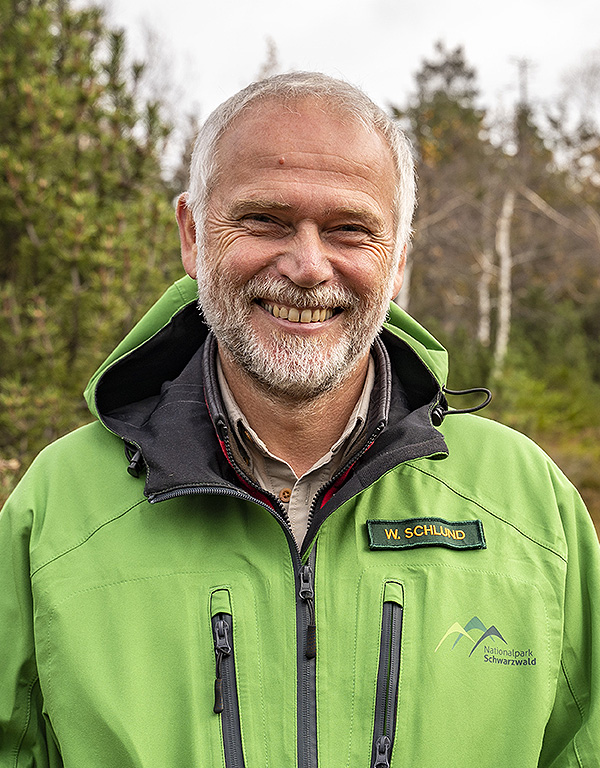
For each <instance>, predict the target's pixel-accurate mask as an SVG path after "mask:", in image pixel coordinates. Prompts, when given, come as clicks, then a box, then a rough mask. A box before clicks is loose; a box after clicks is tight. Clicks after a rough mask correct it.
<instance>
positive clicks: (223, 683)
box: [211, 589, 244, 768]
mask: <svg viewBox="0 0 600 768" xmlns="http://www.w3.org/2000/svg"><path fill="white" fill-rule="evenodd" d="M223 609H225V610H226V611H227V612H225V611H224V610H223ZM215 610H218V612H217V613H215V612H214V611H215ZM211 614H212V616H211V623H212V632H213V640H214V648H215V700H214V705H213V711H214V712H215V714H218V715H220V717H221V731H222V733H223V750H224V753H225V768H244V754H243V751H242V730H241V724H240V710H239V702H238V695H237V685H236V674H235V659H234V655H233V617H232V612H231V601H230V598H229V592H228V591H227V590H224V589H220V590H217V591H216V592H213V594H212V595H211Z"/></svg>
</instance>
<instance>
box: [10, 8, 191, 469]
mask: <svg viewBox="0 0 600 768" xmlns="http://www.w3.org/2000/svg"><path fill="white" fill-rule="evenodd" d="M141 72H142V67H141V66H140V65H139V64H136V65H134V67H132V68H129V67H128V66H127V65H126V63H125V38H124V35H123V33H122V32H121V31H115V30H110V29H107V28H106V25H105V23H104V20H103V16H102V12H101V10H100V9H98V8H87V9H85V10H80V11H76V10H73V9H71V8H70V7H69V5H68V3H67V2H64V0H63V2H59V1H58V0H57V1H55V2H52V1H50V0H37V1H36V2H34V1H33V0H30V2H16V3H11V4H8V5H7V3H6V2H5V3H4V4H3V5H2V6H1V10H0V91H1V92H2V94H3V108H2V110H1V111H0V346H1V349H2V353H1V357H0V460H2V461H3V462H4V465H6V462H10V465H11V466H12V467H14V466H15V462H18V464H19V466H21V467H24V466H25V465H27V464H28V463H29V461H30V460H31V458H32V457H33V455H34V454H35V453H37V451H39V450H40V448H41V447H42V446H43V445H44V444H45V443H47V442H48V441H49V440H51V439H54V438H56V437H57V436H58V435H60V434H62V433H64V432H66V431H68V430H69V429H71V428H73V427H74V426H76V425H78V424H80V423H82V421H84V420H85V419H86V414H85V411H84V410H83V406H82V405H81V402H82V401H81V392H82V389H83V387H84V385H85V382H86V380H87V378H88V376H89V375H90V373H91V372H92V371H93V370H94V368H95V367H96V366H97V365H98V364H99V362H100V361H101V360H102V359H103V357H104V356H105V354H106V353H107V352H108V351H109V350H110V349H111V347H112V346H113V345H114V344H115V342H116V341H117V340H118V339H120V338H121V337H122V335H123V334H124V333H125V332H126V331H127V330H128V328H129V327H130V326H131V325H132V324H133V322H134V321H135V320H136V319H137V318H138V317H139V315H140V313H141V312H142V310H143V309H145V308H146V307H147V306H148V305H149V304H150V303H151V302H152V300H154V299H155V298H156V295H157V294H158V293H160V291H161V290H162V288H163V287H164V286H165V285H166V284H167V283H168V282H170V280H171V279H172V278H173V277H174V276H176V275H178V274H179V273H180V267H179V262H178V248H177V235H176V227H175V222H174V217H173V209H172V204H171V200H170V199H169V193H168V189H167V186H166V184H165V182H164V181H163V179H162V175H161V165H160V158H161V155H162V152H163V150H164V146H165V142H166V141H167V139H168V136H169V133H170V128H169V126H168V125H166V124H165V123H164V122H163V120H162V118H161V114H160V106H159V105H158V104H143V103H138V100H137V98H136V86H137V83H138V81H139V78H140V76H141ZM1 471H2V468H1V467H0V472H1Z"/></svg>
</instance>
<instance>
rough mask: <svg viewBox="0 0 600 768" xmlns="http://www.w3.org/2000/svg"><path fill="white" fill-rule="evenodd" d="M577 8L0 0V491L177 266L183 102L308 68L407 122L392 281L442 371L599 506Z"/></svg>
mask: <svg viewBox="0 0 600 768" xmlns="http://www.w3.org/2000/svg"><path fill="white" fill-rule="evenodd" d="M599 30H600V5H599V4H591V3H589V2H588V0H571V2H569V3H566V2H556V0H545V1H543V0H530V2H526V1H523V0H522V1H521V2H514V1H513V0H507V1H506V2H504V3H503V4H502V5H501V6H495V5H489V4H487V5H485V6H484V5H483V4H481V3H480V2H479V3H475V2H471V0H462V1H461V0H459V1H458V2H456V3H454V4H448V3H442V2H441V0H433V1H432V2H429V3H426V4H424V3H417V2H400V1H399V0H398V1H396V2H393V0H370V2H367V0H345V1H344V2H341V1H340V2H338V0H330V1H329V2H328V1H327V0H321V1H320V2H316V1H315V0H306V2H304V3H303V5H302V7H299V6H297V5H289V6H287V5H283V4H282V3H281V2H279V3H276V2H272V1H271V0H255V1H254V2H252V3H247V2H229V3H227V2H222V3H219V4H217V3H211V4H209V3H206V2H200V3H194V4H192V3H178V2H171V3H164V2H163V3H159V2H158V1H157V0H145V1H144V2H142V0H112V2H111V3H107V4H105V5H97V4H94V5H92V4H91V3H88V2H84V1H83V0H76V1H75V0H54V1H53V2H50V1H49V0H0V80H1V91H0V92H1V94H2V97H1V99H2V100H1V102H0V105H1V106H0V504H1V503H2V501H3V500H4V499H5V498H6V496H7V495H8V493H9V492H10V490H11V489H12V487H14V484H15V483H16V481H17V480H18V478H19V477H20V476H21V475H22V473H23V472H24V471H25V470H26V468H27V466H28V465H29V463H30V462H31V460H32V458H33V457H34V456H35V454H36V453H37V452H38V451H39V450H40V449H41V448H42V447H43V446H44V445H46V444H47V443H48V442H50V441H52V440H54V439H56V438H57V437H59V436H60V435H62V434H64V433H65V432H67V431H69V430H71V429H73V428H74V427H76V426H78V425H80V424H83V423H85V422H86V421H89V419H90V415H89V413H88V412H87V410H86V407H85V404H84V402H83V400H82V397H81V393H82V391H83V388H84V386H85V384H86V382H87V380H88V378H89V377H90V375H91V374H92V373H93V371H94V370H95V368H96V367H97V366H98V365H99V364H100V362H101V361H102V360H103V359H104V357H105V356H106V355H107V354H108V353H109V352H110V351H111V349H112V348H113V347H114V345H115V344H116V343H117V342H118V341H119V340H120V339H121V338H122V336H123V335H124V334H125V333H126V332H127V331H128V330H129V329H130V328H131V326H132V325H133V324H134V323H135V321H136V320H137V319H139V317H140V316H141V315H142V313H143V312H144V311H145V310H146V309H147V308H148V307H149V306H150V305H151V304H152V303H153V302H154V301H155V300H156V298H157V297H158V296H159V295H160V293H161V292H162V291H163V290H164V288H165V287H166V286H167V285H168V284H169V283H170V282H171V281H172V280H174V279H176V278H178V277H179V276H181V275H182V268H181V266H180V262H179V248H178V238H177V228H176V224H175V219H174V212H173V201H174V199H175V197H176V195H177V194H178V193H179V192H181V191H182V190H184V189H185V188H186V186H187V163H188V160H189V152H190V148H191V144H192V141H193V137H194V134H195V132H196V130H197V128H198V126H199V125H200V123H201V122H202V120H203V119H204V118H205V117H206V116H207V115H208V114H209V112H210V111H211V110H212V109H213V108H214V107H215V106H216V105H217V104H218V103H220V102H221V101H222V100H223V99H225V98H227V97H228V96H230V95H232V94H233V93H234V92H235V91H237V90H239V89H240V88H242V87H243V86H244V85H246V84H247V83H249V82H250V81H251V80H254V79H257V78H260V77H264V76H267V75H270V74H276V73H279V72H284V71H288V70H290V69H316V70H320V71H324V72H327V73H328V74H331V75H334V76H337V77H341V78H344V79H347V80H350V81H351V82H354V83H355V84H357V85H359V86H361V87H363V88H364V89H365V90H366V91H367V92H368V93H369V95H371V97H372V98H373V99H374V100H375V101H376V102H377V103H379V104H380V105H381V106H382V107H383V108H384V109H386V110H387V111H388V112H389V113H390V114H391V115H393V116H394V117H395V118H396V119H397V120H399V121H400V123H401V125H402V126H403V127H404V129H405V130H406V131H407V133H408V134H409V136H410V137H411V140H412V142H413V145H414V149H415V155H416V158H417V164H418V173H419V209H418V212H417V217H416V220H415V225H414V227H415V236H414V240H413V243H412V246H411V250H410V254H409V269H408V271H407V279H406V281H405V286H404V288H403V292H402V294H401V295H400V297H399V298H398V302H399V303H400V304H401V305H402V306H403V307H404V308H405V309H407V310H408V311H409V312H410V313H411V314H412V315H414V316H415V317H416V318H417V319H418V320H419V321H420V322H422V323H423V324H424V325H425V326H426V327H428V328H429V329H430V330H431V331H432V332H433V333H434V334H435V335H437V336H438V338H439V339H440V340H441V341H442V342H443V343H444V344H445V345H446V346H447V347H448V349H449V350H450V354H451V372H450V379H449V386H450V387H451V388H454V389H460V388H463V387H469V386H476V385H485V386H488V387H490V388H491V389H492V390H493V391H494V400H493V402H492V404H491V405H490V406H489V407H488V408H487V409H486V410H485V411H484V414H485V416H487V417H491V418H497V419H500V420H502V421H504V422H506V423H508V424H509V425H511V426H513V427H515V428H517V429H519V430H521V431H524V432H526V433H527V434H528V435H530V436H531V437H533V438H534V439H535V440H536V441H537V442H539V443H540V444H541V445H542V447H543V448H544V449H545V450H546V451H547V452H548V453H549V454H550V455H551V456H552V457H553V458H554V459H555V460H556V461H557V463H558V464H559V466H561V467H562V469H563V470H564V471H565V472H566V473H567V475H568V476H569V477H570V479H571V480H572V481H573V482H574V483H575V484H576V485H577V486H578V488H579V489H580V491H581V493H582V495H583V497H584V500H585V501H586V502H587V504H588V506H589V508H590V510H591V512H592V516H593V517H594V519H595V520H596V521H598V522H599V523H600V471H599V470H600V463H599V460H600V408H599V407H598V402H599V401H600V291H599V287H600V31H599ZM463 403H464V399H461V400H460V401H459V402H456V403H454V405H456V407H462V405H463ZM82 460H85V457H82Z"/></svg>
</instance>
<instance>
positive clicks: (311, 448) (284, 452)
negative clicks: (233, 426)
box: [219, 350, 369, 477]
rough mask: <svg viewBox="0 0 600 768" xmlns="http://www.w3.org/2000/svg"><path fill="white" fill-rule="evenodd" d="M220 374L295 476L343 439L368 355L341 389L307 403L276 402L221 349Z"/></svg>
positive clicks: (245, 412)
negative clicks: (223, 375) (221, 370)
mask: <svg viewBox="0 0 600 768" xmlns="http://www.w3.org/2000/svg"><path fill="white" fill-rule="evenodd" d="M219 354H220V358H221V365H222V368H223V373H224V374H225V378H226V379H227V384H228V385H229V388H230V389H231V392H232V394H233V397H234V398H235V400H236V402H237V404H238V405H239V407H240V408H241V409H242V411H243V412H244V416H245V417H246V419H247V420H248V424H249V425H250V426H251V427H252V429H253V430H254V431H255V432H256V434H257V435H258V436H259V437H260V439H261V440H262V441H263V442H264V444H265V445H266V446H267V448H268V449H269V450H270V451H271V453H273V454H275V456H278V457H279V458H280V459H283V460H284V461H286V462H287V463H288V464H289V465H290V467H291V468H292V469H293V470H294V472H295V474H296V476H297V477H300V476H301V475H303V474H304V473H305V472H306V471H308V470H309V469H310V468H311V467H312V466H313V464H315V462H316V461H318V460H319V459H320V458H321V457H322V456H323V455H324V454H326V453H327V451H329V449H330V448H331V446H332V445H334V443H335V442H336V441H337V440H338V439H339V438H340V437H341V435H342V433H343V431H344V429H345V427H346V424H347V423H348V419H349V418H350V416H351V414H352V411H353V410H354V407H355V405H356V403H357V402H358V399H359V397H360V395H361V393H362V390H363V386H364V383H365V377H366V374H367V369H368V364H369V355H368V353H367V355H366V356H365V357H364V358H362V359H361V360H360V361H359V363H358V365H357V366H355V368H353V369H352V371H351V372H350V373H349V375H348V376H346V378H345V379H344V381H343V382H341V384H340V385H339V386H337V387H336V388H335V389H334V390H332V391H330V392H325V393H323V394H321V395H319V396H318V397H314V398H311V399H310V400H300V399H294V400H292V399H288V398H284V397H276V396H274V395H273V394H272V393H270V392H267V391H266V390H265V389H264V388H263V387H262V386H261V385H260V384H259V383H258V382H257V381H255V380H254V379H253V378H252V377H251V376H249V375H248V374H247V373H246V372H245V371H242V370H240V369H239V368H238V366H237V365H236V364H235V363H234V362H233V361H232V360H230V359H229V357H228V356H227V355H224V354H223V353H222V351H221V350H219Z"/></svg>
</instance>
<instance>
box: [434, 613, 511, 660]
mask: <svg viewBox="0 0 600 768" xmlns="http://www.w3.org/2000/svg"><path fill="white" fill-rule="evenodd" d="M475 632H481V635H480V636H479V638H477V636H476V635H475V636H474V634H473V633H475ZM454 635H457V637H456V638H455V640H454V643H453V644H452V649H451V650H454V649H455V648H456V646H457V645H458V643H459V642H460V641H461V640H464V639H466V640H468V641H469V642H470V643H471V644H472V646H473V647H472V648H471V651H470V653H469V657H471V656H472V655H473V654H474V653H475V651H476V650H477V648H478V647H479V646H480V645H481V643H483V642H484V641H485V640H491V641H492V642H494V643H495V642H496V638H498V639H499V640H502V642H503V643H504V645H507V642H506V640H505V639H504V638H503V637H502V635H501V634H500V631H499V630H498V628H497V627H495V626H494V625H493V624H492V625H491V626H490V627H486V626H485V624H484V623H483V622H482V621H481V619H480V618H478V617H477V616H473V618H472V619H471V620H470V621H468V622H467V623H466V624H465V625H464V627H463V626H462V625H461V624H459V623H458V622H457V621H455V622H454V624H452V625H451V626H450V627H448V631H447V632H446V634H445V635H444V636H443V637H442V639H441V640H440V642H439V643H438V644H437V648H436V649H435V651H434V652H435V653H437V652H438V650H439V649H440V648H441V646H442V645H443V643H444V642H445V641H446V640H448V638H452V637H453V636H454ZM463 645H464V643H463Z"/></svg>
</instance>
